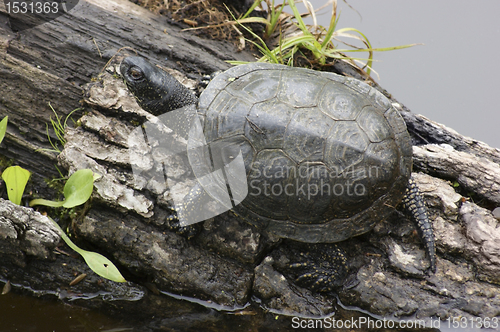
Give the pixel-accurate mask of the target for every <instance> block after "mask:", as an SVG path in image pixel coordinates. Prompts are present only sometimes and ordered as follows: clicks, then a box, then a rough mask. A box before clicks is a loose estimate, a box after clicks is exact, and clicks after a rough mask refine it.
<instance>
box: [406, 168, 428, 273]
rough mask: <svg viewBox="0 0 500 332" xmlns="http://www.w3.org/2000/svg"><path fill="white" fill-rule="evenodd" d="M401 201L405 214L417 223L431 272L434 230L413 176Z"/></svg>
mask: <svg viewBox="0 0 500 332" xmlns="http://www.w3.org/2000/svg"><path fill="white" fill-rule="evenodd" d="M402 203H403V209H404V212H405V214H407V215H408V216H409V217H410V218H411V219H412V220H413V221H414V222H415V223H416V225H417V231H418V234H419V236H420V238H421V239H422V241H423V242H424V246H425V249H426V250H427V255H428V256H429V261H430V270H431V271H432V272H436V249H435V243H434V230H433V229H432V224H431V222H430V220H429V217H428V216H427V209H426V207H425V204H424V200H423V198H422V195H421V194H420V191H419V190H418V186H417V184H416V183H415V181H414V180H413V178H410V180H409V181H408V186H407V187H406V192H405V195H404V197H403V202H402Z"/></svg>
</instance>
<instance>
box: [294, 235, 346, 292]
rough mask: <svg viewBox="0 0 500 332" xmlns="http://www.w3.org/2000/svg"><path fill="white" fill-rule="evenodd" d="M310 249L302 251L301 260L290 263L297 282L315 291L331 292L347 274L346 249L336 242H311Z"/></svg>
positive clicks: (340, 283)
mask: <svg viewBox="0 0 500 332" xmlns="http://www.w3.org/2000/svg"><path fill="white" fill-rule="evenodd" d="M308 246H309V250H308V251H305V252H300V253H299V254H298V255H297V256H298V257H300V261H299V262H295V263H290V264H289V266H288V267H289V269H290V270H291V271H296V273H294V274H295V275H296V277H295V283H296V284H298V285H299V286H303V287H305V288H308V289H311V290H312V291H314V292H329V291H332V290H333V289H334V288H336V287H339V286H341V285H342V284H343V282H344V279H345V277H346V275H347V259H346V257H345V253H344V250H342V249H341V248H340V247H338V246H337V245H335V244H310V245H308Z"/></svg>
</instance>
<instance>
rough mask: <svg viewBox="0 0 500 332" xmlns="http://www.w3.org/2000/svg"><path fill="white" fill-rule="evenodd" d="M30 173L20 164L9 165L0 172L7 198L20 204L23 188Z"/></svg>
mask: <svg viewBox="0 0 500 332" xmlns="http://www.w3.org/2000/svg"><path fill="white" fill-rule="evenodd" d="M30 175H31V173H30V172H29V171H28V170H25V169H24V168H22V167H20V166H10V167H7V168H6V169H5V171H3V173H2V179H3V180H4V181H5V185H6V186H7V194H8V195H9V200H10V201H11V202H12V203H14V204H17V205H20V204H21V198H22V197H23V193H24V188H26V183H28V180H29V178H30Z"/></svg>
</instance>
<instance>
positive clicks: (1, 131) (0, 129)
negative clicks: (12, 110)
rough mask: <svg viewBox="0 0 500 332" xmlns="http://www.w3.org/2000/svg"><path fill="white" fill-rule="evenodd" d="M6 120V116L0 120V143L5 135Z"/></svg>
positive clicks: (7, 119)
mask: <svg viewBox="0 0 500 332" xmlns="http://www.w3.org/2000/svg"><path fill="white" fill-rule="evenodd" d="M7 121H9V117H8V116H6V117H5V118H3V119H2V121H0V143H2V140H3V138H4V137H5V132H6V131H7Z"/></svg>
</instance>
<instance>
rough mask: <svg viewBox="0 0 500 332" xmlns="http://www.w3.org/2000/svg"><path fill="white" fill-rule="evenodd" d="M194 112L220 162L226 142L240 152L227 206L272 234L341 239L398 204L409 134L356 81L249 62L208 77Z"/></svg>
mask: <svg viewBox="0 0 500 332" xmlns="http://www.w3.org/2000/svg"><path fill="white" fill-rule="evenodd" d="M199 111H200V113H201V114H202V115H204V116H202V126H203V130H204V133H205V137H206V140H207V142H208V143H210V144H211V146H212V149H213V148H214V147H216V148H217V149H221V150H220V151H226V152H225V153H223V155H224V156H225V157H223V158H224V159H226V160H224V163H227V162H230V161H231V160H230V159H231V158H234V154H235V152H234V151H233V150H234V148H228V147H234V146H235V145H236V146H238V147H239V149H241V151H242V153H243V157H244V161H245V167H246V174H247V182H248V195H247V197H246V198H245V200H244V201H243V202H242V203H241V204H238V205H236V206H235V207H234V209H233V210H234V211H235V212H236V213H237V214H239V215H240V216H242V217H244V218H245V219H247V220H248V221H249V222H251V223H253V224H255V225H257V226H259V227H261V228H262V227H263V228H267V230H268V231H269V232H272V233H274V234H276V235H277V236H280V237H285V238H291V239H295V240H298V241H303V242H336V241H342V240H344V239H346V238H349V237H352V236H355V235H358V234H362V233H365V232H367V231H369V230H370V229H372V228H373V226H374V224H375V223H376V222H378V221H379V220H381V219H382V218H384V217H385V216H387V215H388V214H389V213H391V211H392V210H393V208H394V207H395V206H396V205H398V204H399V203H400V202H401V199H402V197H403V193H404V190H405V188H406V184H407V183H408V179H409V177H410V173H411V166H412V148H411V144H410V143H411V142H410V137H409V135H408V132H407V130H406V125H405V122H404V120H403V119H402V117H401V116H400V115H399V113H398V112H397V111H396V110H395V109H394V108H393V107H392V106H391V103H390V102H389V100H388V99H387V98H385V97H384V96H383V95H382V94H381V93H379V92H378V91H376V90H375V89H373V88H371V87H370V86H368V85H367V84H365V83H363V82H360V81H358V80H355V79H351V78H345V77H343V76H339V75H335V74H332V73H325V72H317V71H312V70H307V69H298V68H290V67H287V66H281V65H272V64H260V63H253V64H249V65H244V66H237V67H233V68H232V69H230V70H228V71H226V72H224V73H222V74H220V75H218V76H217V77H216V78H215V79H214V80H213V81H212V82H211V83H210V85H209V86H208V88H207V89H206V90H205V91H204V92H203V94H202V96H201V97H200V101H199ZM239 149H238V151H239ZM229 150H231V151H232V152H227V151H229ZM223 183H224V182H223Z"/></svg>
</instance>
